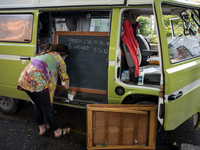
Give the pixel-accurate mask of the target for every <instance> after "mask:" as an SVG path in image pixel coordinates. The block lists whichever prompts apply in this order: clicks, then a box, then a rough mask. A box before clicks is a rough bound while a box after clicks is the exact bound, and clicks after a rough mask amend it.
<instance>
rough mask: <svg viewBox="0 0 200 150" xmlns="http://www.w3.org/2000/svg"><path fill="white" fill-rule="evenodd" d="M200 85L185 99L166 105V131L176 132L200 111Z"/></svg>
mask: <svg viewBox="0 0 200 150" xmlns="http://www.w3.org/2000/svg"><path fill="white" fill-rule="evenodd" d="M199 91H200V85H199V86H197V87H195V88H194V89H191V90H190V91H188V92H187V93H186V94H185V95H184V96H183V97H180V98H179V99H177V100H175V101H171V102H167V103H165V124H164V128H165V130H174V129H175V128H176V127H177V126H179V125H180V124H182V123H183V122H184V121H186V120H187V119H188V118H190V117H191V116H192V115H194V114H195V113H197V112H199V111H200V100H199V97H200V92H199Z"/></svg>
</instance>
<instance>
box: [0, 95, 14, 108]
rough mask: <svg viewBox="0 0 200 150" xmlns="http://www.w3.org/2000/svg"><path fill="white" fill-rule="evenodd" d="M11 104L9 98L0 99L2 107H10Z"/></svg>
mask: <svg viewBox="0 0 200 150" xmlns="http://www.w3.org/2000/svg"><path fill="white" fill-rule="evenodd" d="M11 104H12V101H11V98H8V97H0V105H1V106H3V107H10V105H11Z"/></svg>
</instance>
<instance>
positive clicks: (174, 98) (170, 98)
mask: <svg viewBox="0 0 200 150" xmlns="http://www.w3.org/2000/svg"><path fill="white" fill-rule="evenodd" d="M182 95H183V92H182V91H180V92H179V93H178V94H171V95H169V97H168V100H170V101H172V100H176V99H178V98H179V97H181V96H182Z"/></svg>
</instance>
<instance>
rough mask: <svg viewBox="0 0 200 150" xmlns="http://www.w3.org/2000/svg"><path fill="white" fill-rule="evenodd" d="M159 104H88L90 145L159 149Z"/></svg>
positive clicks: (94, 147)
mask: <svg viewBox="0 0 200 150" xmlns="http://www.w3.org/2000/svg"><path fill="white" fill-rule="evenodd" d="M156 125H157V105H115V104H112V105H109V104H88V105H87V148H88V149H89V150H91V149H149V150H150V149H155V148H156Z"/></svg>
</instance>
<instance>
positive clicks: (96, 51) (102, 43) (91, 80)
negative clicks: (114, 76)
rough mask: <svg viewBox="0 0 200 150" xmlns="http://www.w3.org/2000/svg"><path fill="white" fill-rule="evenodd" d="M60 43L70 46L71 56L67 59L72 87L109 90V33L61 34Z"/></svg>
mask: <svg viewBox="0 0 200 150" xmlns="http://www.w3.org/2000/svg"><path fill="white" fill-rule="evenodd" d="M60 33H62V34H57V41H55V42H58V43H62V44H66V45H68V47H69V49H70V54H69V56H68V57H67V58H66V60H65V62H66V65H67V73H68V75H69V77H70V86H71V87H78V88H88V89H98V90H107V76H108V52H109V36H108V33H100V32H95V33H94V32H93V33H92V34H91V33H90V32H78V33H77V32H64V33H63V32H60Z"/></svg>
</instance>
